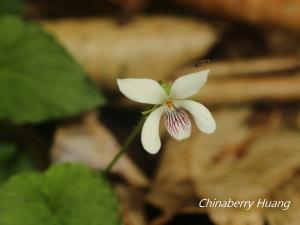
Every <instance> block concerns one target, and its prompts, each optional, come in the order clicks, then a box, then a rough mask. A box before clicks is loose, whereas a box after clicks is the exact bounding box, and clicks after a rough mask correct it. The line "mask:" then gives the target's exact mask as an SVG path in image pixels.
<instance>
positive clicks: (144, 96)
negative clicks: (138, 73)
mask: <svg viewBox="0 0 300 225" xmlns="http://www.w3.org/2000/svg"><path fill="white" fill-rule="evenodd" d="M117 83H118V86H119V89H120V91H121V92H122V93H123V94H124V95H125V96H126V97H127V98H129V99H131V100H133V101H136V102H139V103H147V104H162V103H163V102H164V101H165V100H166V99H167V97H168V96H167V93H166V92H165V91H164V89H163V88H162V87H161V86H160V84H159V83H158V82H157V81H155V80H151V79H134V78H128V79H117Z"/></svg>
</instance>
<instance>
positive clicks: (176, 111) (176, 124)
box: [164, 107, 191, 140]
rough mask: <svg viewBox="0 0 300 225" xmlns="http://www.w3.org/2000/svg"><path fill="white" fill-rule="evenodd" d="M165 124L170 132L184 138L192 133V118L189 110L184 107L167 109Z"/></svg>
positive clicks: (175, 136) (178, 138) (177, 137)
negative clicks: (188, 112)
mask: <svg viewBox="0 0 300 225" xmlns="http://www.w3.org/2000/svg"><path fill="white" fill-rule="evenodd" d="M164 121H165V126H166V128H167V130H168V132H169V134H170V135H171V136H172V137H173V138H175V139H177V140H182V139H185V138H188V137H189V136H190V135H191V120H190V118H189V115H188V114H187V112H186V111H185V110H184V109H183V108H182V107H180V108H173V109H172V110H170V109H166V110H165V112H164Z"/></svg>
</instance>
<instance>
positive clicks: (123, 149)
mask: <svg viewBox="0 0 300 225" xmlns="http://www.w3.org/2000/svg"><path fill="white" fill-rule="evenodd" d="M146 117H147V115H142V117H141V119H140V120H139V122H138V123H137V125H136V126H135V127H134V128H133V130H132V131H131V133H130V135H129V136H128V138H127V139H126V140H125V142H124V143H123V145H122V146H121V149H120V151H119V152H118V154H117V155H116V156H115V157H114V158H113V160H112V161H111V162H110V163H109V165H108V166H107V168H106V169H105V172H106V173H109V172H110V171H111V169H112V168H113V166H114V165H115V164H116V162H117V161H118V160H119V158H120V157H121V156H122V155H123V154H124V153H125V152H126V151H127V150H128V148H129V147H130V145H131V144H132V142H133V141H134V139H135V138H136V136H137V135H138V134H139V133H140V131H141V130H142V128H143V124H144V122H145V119H146Z"/></svg>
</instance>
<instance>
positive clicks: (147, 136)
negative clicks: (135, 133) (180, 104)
mask: <svg viewBox="0 0 300 225" xmlns="http://www.w3.org/2000/svg"><path fill="white" fill-rule="evenodd" d="M164 108H165V106H160V107H159V108H157V109H155V110H154V111H153V112H151V113H150V115H149V116H148V118H147V119H146V121H145V123H144V126H143V129H142V145H143V147H144V149H145V150H146V151H147V152H149V153H151V154H156V153H157V152H158V151H159V149H160V147H161V142H160V137H159V122H160V118H161V116H162V113H163V111H164Z"/></svg>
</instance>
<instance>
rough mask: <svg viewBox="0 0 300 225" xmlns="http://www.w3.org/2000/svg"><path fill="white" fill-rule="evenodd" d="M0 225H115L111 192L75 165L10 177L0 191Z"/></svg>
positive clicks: (99, 178) (115, 206)
mask: <svg viewBox="0 0 300 225" xmlns="http://www.w3.org/2000/svg"><path fill="white" fill-rule="evenodd" d="M0 199H1V201H0V224H1V225H24V224H26V225H41V224H43V225H119V224H121V222H120V215H119V211H118V203H117V199H116V196H115V194H114V192H113V191H112V189H111V187H110V185H109V183H108V182H107V181H106V180H105V178H104V177H102V176H100V175H99V174H96V173H95V172H93V171H91V170H89V169H87V168H86V167H83V166H79V165H71V164H65V165H57V166H54V167H52V168H50V169H49V170H48V171H47V172H46V173H44V174H38V173H27V174H22V175H17V176H14V177H12V178H11V179H10V180H9V181H8V182H7V183H5V184H4V185H3V186H2V187H1V188H0Z"/></svg>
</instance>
